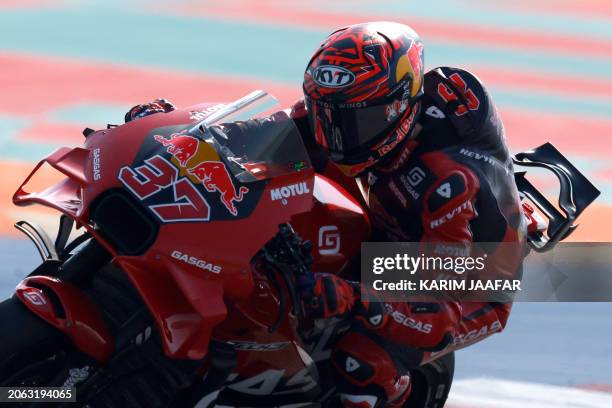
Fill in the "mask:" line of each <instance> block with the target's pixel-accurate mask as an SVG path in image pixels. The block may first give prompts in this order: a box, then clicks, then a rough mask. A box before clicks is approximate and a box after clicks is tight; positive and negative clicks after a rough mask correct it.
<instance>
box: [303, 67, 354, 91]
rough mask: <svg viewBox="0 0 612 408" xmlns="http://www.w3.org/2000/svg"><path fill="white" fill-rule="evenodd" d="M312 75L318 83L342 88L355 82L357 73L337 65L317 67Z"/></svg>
mask: <svg viewBox="0 0 612 408" xmlns="http://www.w3.org/2000/svg"><path fill="white" fill-rule="evenodd" d="M312 77H313V79H314V81H315V82H316V83H317V84H318V85H320V86H324V87H327V88H342V87H343V86H347V85H350V84H352V83H353V82H355V74H353V73H352V72H351V71H349V70H348V69H346V68H343V67H339V66H336V65H323V66H320V67H317V68H316V69H315V70H314V72H313V74H312Z"/></svg>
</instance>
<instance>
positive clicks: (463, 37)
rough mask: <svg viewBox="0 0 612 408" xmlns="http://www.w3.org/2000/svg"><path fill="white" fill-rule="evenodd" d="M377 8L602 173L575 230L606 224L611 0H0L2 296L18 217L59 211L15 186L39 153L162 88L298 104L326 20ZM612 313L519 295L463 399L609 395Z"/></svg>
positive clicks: (583, 401) (17, 240)
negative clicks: (27, 199)
mask: <svg viewBox="0 0 612 408" xmlns="http://www.w3.org/2000/svg"><path fill="white" fill-rule="evenodd" d="M367 20H394V21H399V22H402V23H407V24H409V25H411V26H412V27H413V28H414V29H415V30H416V31H417V32H419V34H420V35H421V37H422V38H423V40H424V42H425V58H426V67H427V68H428V69H431V68H433V67H436V66H440V65H449V66H457V67H462V68H466V69H468V70H470V71H472V72H474V73H475V74H476V75H477V76H479V77H480V78H481V80H482V81H483V82H484V83H485V85H486V86H487V87H488V88H489V89H490V91H491V92H492V94H493V97H494V99H495V101H496V103H497V105H498V107H499V109H500V111H501V114H502V117H503V120H504V122H505V125H506V130H507V136H508V141H509V143H510V146H511V149H512V150H513V151H514V152H518V151H521V150H522V149H528V148H531V147H536V146H538V145H540V144H542V143H544V142H547V141H550V142H552V143H553V144H554V145H555V146H556V147H557V148H558V149H559V150H560V151H561V152H563V153H564V154H565V155H566V156H567V157H568V158H569V159H570V160H571V161H572V162H573V163H574V164H575V165H576V166H577V167H578V168H579V169H580V170H582V171H583V172H584V173H585V174H586V175H587V176H588V177H589V178H590V179H591V180H592V181H593V182H594V183H595V185H596V186H597V187H598V188H599V189H600V190H601V191H602V195H601V197H600V198H599V199H598V200H597V201H596V203H595V204H593V205H592V206H591V207H590V208H589V209H588V210H587V211H586V212H585V214H584V215H583V216H582V219H581V226H580V228H579V229H578V230H577V232H576V233H575V234H574V235H573V236H572V239H573V240H577V241H585V242H588V241H612V239H610V238H612V233H611V232H610V227H612V221H611V219H612V161H611V160H610V159H611V158H612V154H611V148H612V142H611V140H610V138H611V137H612V2H610V1H609V0H583V1H579V2H578V1H575V0H539V1H537V2H534V1H528V0H514V1H512V2H509V1H504V0H496V1H493V0H463V1H457V0H435V1H430V2H421V1H409V0H401V1H400V0H387V1H374V0H369V1H366V0H350V1H349V0H334V1H330V0H309V1H306V2H298V1H295V0H224V1H203V0H200V1H192V0H173V1H161V0H146V1H145V0H131V1H118V0H88V1H76V0H72V1H71V0H0V91H1V92H0V177H1V184H0V256H1V258H0V259H1V266H0V296H2V297H4V296H7V295H8V294H9V293H10V291H11V290H12V288H13V287H14V285H15V283H16V282H17V281H18V280H19V279H20V278H21V277H23V276H24V275H25V274H26V273H27V272H29V269H31V267H32V266H33V265H35V264H36V263H37V262H38V260H37V259H36V254H35V252H34V251H33V249H32V247H31V245H30V244H29V242H27V241H25V240H23V239H21V237H20V236H18V235H17V233H16V230H14V229H13V227H12V225H13V223H14V222H15V221H16V220H18V219H23V218H26V219H30V220H34V221H35V222H38V223H40V224H42V225H50V223H51V222H52V220H53V219H54V217H55V216H54V215H52V214H50V213H48V212H44V211H41V210H40V209H36V208H26V209H23V208H16V207H13V206H12V204H11V196H12V194H13V192H14V191H15V190H16V188H17V187H18V186H19V184H20V182H21V181H22V180H23V179H24V178H25V177H26V176H27V174H28V173H29V171H30V170H31V168H32V167H33V164H34V163H36V162H37V160H39V159H40V158H41V157H43V156H44V155H46V154H48V153H49V152H50V151H52V150H53V149H54V148H56V147H58V146H63V145H78V144H80V143H81V142H82V140H83V136H82V134H81V131H82V130H83V128H84V127H86V126H87V127H91V128H94V129H97V128H101V127H104V126H105V125H106V124H107V123H121V122H122V121H123V115H124V113H125V111H126V110H127V109H129V108H130V107H131V106H133V105H135V104H137V103H142V102H145V101H149V100H151V99H154V98H156V97H165V98H168V99H170V100H171V101H173V102H174V103H175V104H176V105H179V106H186V105H192V104H195V103H198V102H203V101H207V102H224V101H229V100H232V99H235V98H238V97H241V96H243V95H245V94H247V93H248V92H250V91H251V90H253V89H257V88H260V89H266V90H268V91H270V92H272V93H273V94H274V95H276V96H277V97H278V98H279V99H280V101H281V103H282V105H283V107H284V106H287V105H289V104H290V103H291V102H293V101H294V100H296V99H297V98H298V97H299V96H300V94H301V88H300V83H301V79H302V74H303V69H304V67H305V64H306V62H307V61H308V59H309V57H310V55H311V53H312V52H313V51H314V50H315V48H316V47H317V46H318V45H319V44H320V42H321V41H322V40H323V39H324V38H325V37H326V35H327V34H328V33H330V32H331V31H333V30H335V29H336V28H338V27H340V26H343V25H347V24H352V23H356V22H362V21H367ZM540 182H541V183H543V184H542V185H543V186H544V188H552V187H553V185H554V184H555V182H554V181H553V180H551V181H550V182H551V184H547V183H549V182H548V181H545V180H542V181H540ZM610 316H612V305H610V304H546V305H544V304H518V305H516V307H515V312H514V313H513V316H512V317H511V319H510V322H509V325H508V329H507V331H506V332H505V333H504V334H502V335H496V336H494V337H493V338H491V339H489V340H487V341H485V342H483V343H481V344H479V345H476V346H474V347H471V348H470V349H468V350H465V351H462V352H460V353H458V367H457V379H458V381H457V383H456V385H455V386H454V387H455V388H454V390H453V392H452V398H451V405H452V406H455V407H472V406H478V407H497V406H500V407H510V408H512V407H515V406H517V407H518V406H519V405H520V406H523V407H524V406H534V407H535V406H537V407H549V406H550V407H559V406H567V407H574V406H576V407H578V406H580V407H610V406H612V394H606V393H604V392H601V391H604V390H606V389H608V391H610V390H612V388H611V387H608V385H610V384H612V344H611V342H610V337H611V336H612V323H611V321H610ZM587 389H589V390H587ZM593 389H597V390H599V391H592V390H593ZM517 396H520V398H518V399H517ZM502 401H503V402H502Z"/></svg>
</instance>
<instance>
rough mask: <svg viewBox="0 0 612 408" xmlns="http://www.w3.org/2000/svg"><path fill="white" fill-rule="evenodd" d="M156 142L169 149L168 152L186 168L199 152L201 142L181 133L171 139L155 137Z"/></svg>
mask: <svg viewBox="0 0 612 408" xmlns="http://www.w3.org/2000/svg"><path fill="white" fill-rule="evenodd" d="M153 137H154V139H155V140H156V141H158V142H159V143H161V144H162V145H164V146H165V147H167V150H166V151H167V152H168V153H170V154H171V155H172V156H174V158H175V159H176V160H178V162H179V163H180V165H181V166H183V167H186V166H187V162H188V161H189V160H191V158H192V157H193V156H195V155H196V153H197V152H198V146H199V144H200V142H199V140H198V139H196V138H195V137H193V136H188V135H184V134H181V133H173V134H172V135H171V136H170V139H166V138H165V137H163V136H160V135H155V136H153Z"/></svg>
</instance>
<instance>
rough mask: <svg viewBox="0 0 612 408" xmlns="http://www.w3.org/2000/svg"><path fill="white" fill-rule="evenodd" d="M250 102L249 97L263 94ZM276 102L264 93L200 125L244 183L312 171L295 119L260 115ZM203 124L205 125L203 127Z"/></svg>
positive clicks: (239, 103)
mask: <svg viewBox="0 0 612 408" xmlns="http://www.w3.org/2000/svg"><path fill="white" fill-rule="evenodd" d="M262 94H264V95H263V96H260V97H254V98H251V99H250V100H248V99H247V98H249V97H250V96H257V95H262ZM271 101H276V100H275V99H274V98H273V97H271V96H270V95H268V94H267V93H265V92H263V91H256V92H254V93H252V94H250V95H249V96H247V97H245V98H242V99H240V100H238V101H236V102H234V103H232V104H229V105H227V107H226V108H225V109H222V110H220V111H218V112H216V113H217V115H215V116H216V117H215V118H212V119H211V118H207V119H205V120H204V121H203V122H207V123H200V124H198V126H201V127H200V129H199V130H201V131H203V132H204V135H203V136H204V139H205V140H206V141H207V142H208V143H210V144H211V145H212V146H213V147H214V148H215V150H216V151H217V152H218V153H219V155H220V156H221V158H222V159H223V161H224V162H225V163H226V164H227V165H228V167H229V170H230V171H231V172H232V174H233V175H234V176H235V177H236V178H237V179H238V181H240V182H241V183H248V182H252V181H257V180H266V179H269V178H274V177H278V176H282V175H286V174H290V173H294V172H299V171H304V170H307V169H310V168H311V164H310V160H309V158H308V153H307V151H306V148H305V146H304V143H303V142H302V138H301V136H300V132H299V130H298V128H297V127H296V125H295V123H294V122H293V120H292V119H291V118H290V117H289V116H288V115H287V114H286V113H285V112H283V111H280V112H276V113H273V114H271V115H267V116H263V117H262V116H260V115H261V114H262V113H264V112H266V111H269V110H270V108H272V107H274V105H275V104H270V102H271ZM229 118H231V119H232V121H228V120H227V119H229ZM202 125H203V126H202Z"/></svg>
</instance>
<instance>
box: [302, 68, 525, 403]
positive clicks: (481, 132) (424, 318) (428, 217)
mask: <svg viewBox="0 0 612 408" xmlns="http://www.w3.org/2000/svg"><path fill="white" fill-rule="evenodd" d="M420 103H421V114H420V117H419V118H418V127H419V128H420V129H419V130H417V132H418V134H417V135H416V136H415V137H413V138H411V139H410V140H408V141H407V142H405V143H404V145H403V146H402V147H401V148H399V150H398V152H397V153H395V154H393V155H391V156H392V157H391V158H389V159H386V160H385V161H384V162H381V163H379V164H377V165H376V166H375V167H373V168H370V169H369V171H367V172H366V173H365V174H363V175H361V176H360V177H358V178H357V180H356V181H357V186H358V187H359V188H355V187H356V186H355V185H354V184H353V182H352V179H348V178H345V177H343V176H342V175H341V174H340V172H339V171H338V170H337V168H335V166H334V164H333V163H331V162H328V161H327V160H326V158H325V154H324V153H323V152H321V151H320V150H318V148H317V145H316V143H315V142H314V140H313V137H312V136H311V133H310V130H309V127H308V123H307V117H306V111H305V110H304V108H303V105H301V104H300V103H298V104H296V106H295V107H294V110H293V113H292V116H293V117H294V119H295V121H296V123H297V124H298V127H299V128H300V130H301V131H302V134H303V135H304V140H305V142H306V144H307V147H308V148H309V150H310V151H311V152H313V154H312V156H313V162H314V164H315V166H317V167H318V170H319V171H320V172H322V173H324V174H326V175H328V176H330V177H332V178H335V179H336V181H339V182H341V183H342V184H343V185H344V186H346V187H347V189H349V190H350V191H353V192H354V193H355V194H356V195H361V197H362V198H363V201H364V203H365V204H366V205H367V208H368V209H369V213H370V215H371V219H372V221H373V226H374V236H373V240H376V241H411V242H415V241H421V242H432V241H436V242H456V243H466V244H467V243H470V242H519V241H520V240H522V236H523V233H522V229H523V227H522V223H521V219H522V218H521V207H520V200H519V197H518V192H517V189H516V185H515V183H514V177H513V170H512V162H511V159H510V155H509V152H508V148H507V146H506V141H505V136H504V128H503V124H502V122H501V119H500V117H499V114H498V112H497V110H496V108H495V105H494V104H493V102H492V100H491V97H490V96H489V94H488V92H487V91H486V89H485V88H484V87H483V85H482V84H481V82H480V81H479V80H478V79H477V78H476V77H475V76H474V75H472V74H470V73H469V72H466V71H464V70H460V69H454V68H447V67H443V68H438V69H434V70H432V71H430V72H428V73H427V74H426V75H425V93H424V96H423V98H422V100H421V102H420ZM385 306H386V309H387V312H388V318H387V319H386V321H385V323H384V324H383V325H381V326H380V327H364V326H363V325H360V324H355V325H354V328H355V329H354V330H351V331H349V332H348V333H347V334H345V335H344V337H343V338H342V339H341V340H340V341H339V342H338V344H337V345H336V347H335V350H334V353H333V359H334V365H335V367H336V369H337V370H338V371H339V374H340V377H341V378H342V379H344V380H345V381H344V383H345V384H344V388H345V389H344V390H343V392H345V393H348V394H355V393H357V394H359V395H366V394H374V395H378V396H380V395H383V396H384V397H382V398H384V399H386V401H387V403H389V402H393V401H394V400H395V401H394V402H395V404H397V405H398V406H401V403H402V402H403V401H404V400H405V397H406V396H407V395H408V393H409V391H407V390H406V388H407V387H406V385H405V382H406V381H405V379H402V376H401V374H402V373H403V372H405V371H406V369H407V368H408V367H410V366H411V365H415V364H420V363H422V362H425V361H427V360H429V359H431V358H435V357H436V356H439V355H441V354H443V353H448V352H450V351H452V350H455V349H458V348H462V347H465V346H468V345H470V344H472V343H475V342H477V341H480V340H483V339H484V338H486V337H488V336H490V335H491V334H493V333H495V332H499V331H501V330H503V328H504V327H505V325H506V322H507V320H508V316H509V314H510V310H511V304H495V303H484V302H445V303H436V304H425V305H424V304H411V303H387V304H386V305H385ZM341 388H342V387H341ZM349 399H350V398H349ZM343 402H344V404H345V406H353V405H351V404H354V406H364V407H367V406H370V405H371V404H370V405H368V402H367V401H365V400H361V399H359V398H354V399H353V401H350V400H345V401H343Z"/></svg>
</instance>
